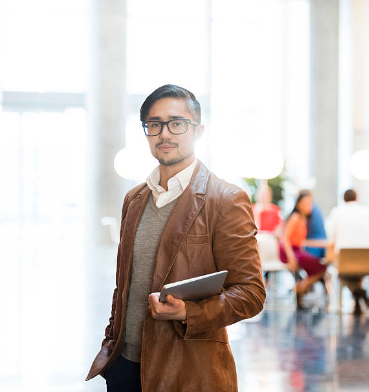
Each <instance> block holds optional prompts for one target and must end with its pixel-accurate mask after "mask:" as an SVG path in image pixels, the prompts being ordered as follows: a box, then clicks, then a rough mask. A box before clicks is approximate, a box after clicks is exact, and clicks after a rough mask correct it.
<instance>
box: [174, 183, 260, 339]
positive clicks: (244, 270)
mask: <svg viewBox="0 0 369 392" xmlns="http://www.w3.org/2000/svg"><path fill="white" fill-rule="evenodd" d="M215 219H216V220H215V226H214V232H213V244H212V249H213V257H214V261H215V264H216V266H217V269H218V271H220V270H228V275H227V278H226V281H225V284H224V290H223V292H222V293H221V294H218V295H214V296H212V297H210V298H207V299H205V300H202V301H199V302H193V301H186V310H187V325H186V327H183V326H182V325H180V324H179V323H175V328H176V330H177V331H178V333H179V334H180V335H182V336H183V337H184V338H187V337H191V336H193V335H197V334H200V333H204V332H210V331H214V330H216V329H219V328H223V327H225V326H227V325H231V324H233V323H236V322H238V321H240V320H242V319H246V318H250V317H253V316H255V315H257V314H258V313H260V312H261V310H262V309H263V304H264V301H265V297H266V294H265V287H264V282H263V278H262V270H261V264H260V258H259V253H258V250H257V241H256V237H255V234H256V233H257V229H256V226H255V223H254V219H253V213H252V207H251V202H250V200H249V198H248V196H247V194H246V193H245V192H244V191H242V190H241V189H238V188H237V189H236V188H233V189H231V190H229V191H228V193H227V194H226V195H225V196H224V198H223V201H222V202H221V205H220V208H219V211H218V215H217V217H216V218H215Z"/></svg>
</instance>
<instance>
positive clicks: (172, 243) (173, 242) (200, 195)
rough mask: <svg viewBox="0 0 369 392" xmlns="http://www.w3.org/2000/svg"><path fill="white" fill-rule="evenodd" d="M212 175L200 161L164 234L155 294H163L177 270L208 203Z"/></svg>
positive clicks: (159, 248) (155, 273)
mask: <svg viewBox="0 0 369 392" xmlns="http://www.w3.org/2000/svg"><path fill="white" fill-rule="evenodd" d="M208 179H209V171H208V170H207V169H206V167H205V166H204V165H203V164H202V163H201V162H200V161H199V162H198V164H197V166H196V168H195V171H194V174H193V176H192V179H191V182H190V184H189V185H188V187H187V188H186V189H185V190H184V192H183V193H182V195H181V196H180V197H179V199H178V202H177V204H176V205H175V206H174V208H173V210H172V213H171V214H170V216H169V218H168V221H167V223H166V225H165V228H164V230H163V233H162V236H161V240H160V243H159V246H158V252H157V256H156V263H155V270H154V276H153V282H152V292H155V291H159V290H160V289H161V287H162V286H163V284H164V282H165V279H166V277H167V276H168V274H169V271H170V269H171V268H172V266H173V263H174V260H175V257H176V254H177V252H178V249H179V247H180V246H181V244H182V242H183V241H184V239H185V237H186V235H187V233H188V231H189V229H190V227H191V225H192V223H193V221H194V220H195V218H196V216H197V214H198V213H199V212H200V210H201V208H202V206H203V205H204V203H205V193H206V187H207V183H208Z"/></svg>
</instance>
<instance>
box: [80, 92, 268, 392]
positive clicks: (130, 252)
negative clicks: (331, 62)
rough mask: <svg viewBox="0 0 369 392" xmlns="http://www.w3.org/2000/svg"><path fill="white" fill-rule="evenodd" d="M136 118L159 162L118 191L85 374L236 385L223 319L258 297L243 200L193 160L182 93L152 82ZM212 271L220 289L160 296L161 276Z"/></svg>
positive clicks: (161, 389)
mask: <svg viewBox="0 0 369 392" xmlns="http://www.w3.org/2000/svg"><path fill="white" fill-rule="evenodd" d="M141 121H142V125H143V128H144V131H145V135H146V138H147V140H148V143H149V146H150V150H151V153H152V154H153V156H154V157H155V158H156V159H157V160H158V161H159V167H158V168H156V169H155V170H154V171H153V172H152V173H151V175H150V176H149V178H148V179H147V182H146V183H145V184H141V185H139V186H137V187H135V188H134V189H132V190H131V191H129V192H128V193H127V195H126V197H125V200H124V204H123V209H122V221H121V231H120V243H119V247H118V257H117V274H116V285H117V286H116V289H115V291H114V295H113V304H112V312H111V318H110V320H109V321H110V323H109V325H108V326H107V328H106V331H105V336H106V337H105V339H104V340H103V343H102V349H101V351H100V352H99V354H98V355H97V357H96V358H95V360H94V362H93V364H92V367H91V370H90V372H89V374H88V376H87V379H90V378H92V377H95V376H96V375H98V374H101V375H102V376H103V377H105V378H106V383H107V389H108V392H115V391H141V390H142V391H143V392H174V391H180V392H186V391H196V392H198V391H209V392H214V391H217V392H222V391H224V392H232V391H237V376H236V370H235V364H234V360H233V356H232V353H231V350H230V347H229V343H228V338H227V332H226V329H225V327H226V326H227V325H230V324H233V323H235V322H237V321H240V320H242V319H245V318H249V317H253V316H255V315H256V314H258V313H259V312H260V311H261V310H262V308H263V303H264V300H265V289H264V285H263V280H262V274H261V267H260V260H259V256H258V252H257V249H256V239H255V234H256V227H255V224H254V221H253V216H252V209H251V204H250V201H249V199H248V197H247V195H246V193H245V192H244V191H242V190H241V189H239V188H237V187H236V186H234V185H230V184H227V183H226V182H224V181H222V180H219V179H218V178H217V177H216V176H215V175H214V174H212V173H210V172H209V171H208V170H207V169H206V167H205V166H204V165H203V164H202V163H201V162H200V161H197V160H196V159H195V156H194V147H195V142H196V140H197V139H199V138H200V137H201V135H202V133H203V131H204V127H203V125H200V124H201V109H200V104H199V102H198V101H197V100H196V98H195V96H194V95H193V94H192V93H191V92H189V91H187V90H186V89H184V88H181V87H178V86H175V85H165V86H162V87H160V88H158V89H157V90H155V91H154V92H153V93H152V94H151V95H150V96H149V97H148V98H147V99H146V100H145V102H144V103H143V105H142V107H141ZM225 137H226V136H225ZM220 270H228V275H227V278H226V281H225V283H224V288H223V291H222V293H221V294H218V295H214V296H211V297H209V298H207V299H205V300H202V301H199V302H194V301H186V302H184V301H182V300H180V299H176V298H173V297H172V296H169V295H168V296H167V297H166V302H165V303H161V302H159V291H160V289H161V288H162V286H163V285H164V284H167V283H171V282H176V281H178V280H183V279H188V278H192V277H196V276H200V275H204V274H208V273H212V272H216V271H220Z"/></svg>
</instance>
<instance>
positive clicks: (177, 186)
mask: <svg viewBox="0 0 369 392" xmlns="http://www.w3.org/2000/svg"><path fill="white" fill-rule="evenodd" d="M196 164H197V159H195V160H194V161H193V162H192V163H191V165H189V166H187V167H186V168H185V169H183V170H182V171H180V172H179V173H177V174H176V175H175V176H174V177H172V178H170V179H169V180H168V190H167V191H166V190H165V189H164V188H163V187H162V186H160V185H159V182H160V171H159V166H158V167H156V168H155V169H154V170H153V171H152V173H151V174H150V175H149V177H148V178H147V179H146V183H147V185H148V187H149V188H150V189H151V190H152V195H153V197H154V201H155V204H156V206H157V207H158V208H161V207H164V206H165V205H167V204H168V203H170V202H171V201H173V200H175V199H176V198H177V197H179V196H181V194H182V193H183V191H184V190H185V189H186V188H187V186H188V184H189V183H190V181H191V177H192V174H193V172H194V170H195V167H196Z"/></svg>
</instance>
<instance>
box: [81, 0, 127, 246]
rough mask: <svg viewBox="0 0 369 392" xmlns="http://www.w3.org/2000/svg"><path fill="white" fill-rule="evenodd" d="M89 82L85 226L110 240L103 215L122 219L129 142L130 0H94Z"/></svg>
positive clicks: (95, 237) (96, 238)
mask: <svg viewBox="0 0 369 392" xmlns="http://www.w3.org/2000/svg"><path fill="white" fill-rule="evenodd" d="M91 3H92V5H91V78H90V80H91V83H90V91H89V94H88V100H87V109H88V133H87V141H86V143H87V146H88V147H87V151H88V154H87V156H88V158H87V179H88V181H87V182H88V187H87V189H88V192H87V198H86V200H87V211H86V213H87V225H88V227H87V229H88V236H90V239H91V240H93V241H103V242H107V241H108V240H109V235H108V229H107V228H106V227H102V226H101V225H100V219H101V218H102V217H104V216H114V217H116V218H118V220H119V219H120V212H121V206H122V202H123V196H124V195H123V193H124V184H123V180H122V179H121V178H120V177H119V176H118V175H117V174H116V172H115V170H114V157H115V155H116V153H117V152H118V151H119V150H120V149H122V148H123V147H124V144H125V122H126V116H125V107H126V0H109V1H103V0H94V1H93V2H91Z"/></svg>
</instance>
